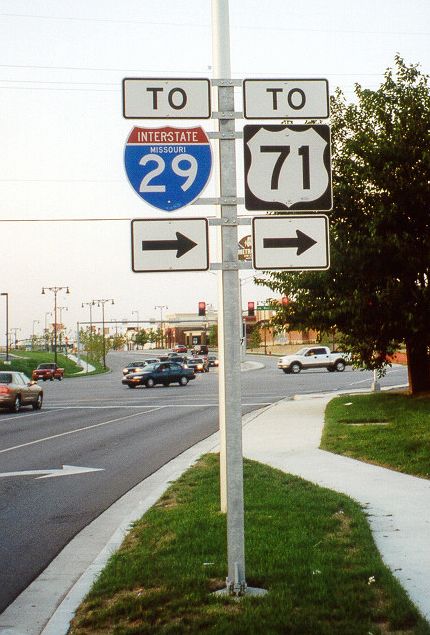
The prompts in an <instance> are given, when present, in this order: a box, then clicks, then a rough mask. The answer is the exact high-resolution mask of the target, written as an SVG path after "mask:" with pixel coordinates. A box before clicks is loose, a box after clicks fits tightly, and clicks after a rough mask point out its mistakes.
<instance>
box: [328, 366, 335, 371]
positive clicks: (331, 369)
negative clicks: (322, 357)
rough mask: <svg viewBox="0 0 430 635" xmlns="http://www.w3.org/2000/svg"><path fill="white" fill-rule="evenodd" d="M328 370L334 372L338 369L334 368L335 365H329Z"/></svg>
mask: <svg viewBox="0 0 430 635" xmlns="http://www.w3.org/2000/svg"><path fill="white" fill-rule="evenodd" d="M327 370H328V372H329V373H334V371H335V370H336V369H335V368H333V366H327Z"/></svg>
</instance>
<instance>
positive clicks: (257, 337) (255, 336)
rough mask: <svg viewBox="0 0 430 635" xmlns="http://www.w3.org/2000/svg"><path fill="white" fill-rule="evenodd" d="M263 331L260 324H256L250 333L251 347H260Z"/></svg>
mask: <svg viewBox="0 0 430 635" xmlns="http://www.w3.org/2000/svg"><path fill="white" fill-rule="evenodd" d="M261 341H262V340H261V331H260V326H259V325H258V324H256V325H255V326H254V327H253V329H252V331H251V333H250V334H249V340H248V345H249V348H258V347H259V346H260V344H261Z"/></svg>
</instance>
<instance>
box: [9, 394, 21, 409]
mask: <svg viewBox="0 0 430 635" xmlns="http://www.w3.org/2000/svg"><path fill="white" fill-rule="evenodd" d="M11 410H12V412H19V411H20V410H21V397H19V396H16V397H15V401H14V402H13V406H12V408H11Z"/></svg>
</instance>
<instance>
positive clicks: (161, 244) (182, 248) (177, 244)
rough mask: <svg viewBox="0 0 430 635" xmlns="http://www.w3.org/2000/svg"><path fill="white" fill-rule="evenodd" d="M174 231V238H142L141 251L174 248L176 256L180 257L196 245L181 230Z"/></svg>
mask: <svg viewBox="0 0 430 635" xmlns="http://www.w3.org/2000/svg"><path fill="white" fill-rule="evenodd" d="M175 233H176V240H142V251H170V250H172V249H176V258H180V257H181V256H183V255H184V254H186V253H187V251H190V249H192V248H193V247H195V246H196V245H197V243H195V242H194V241H193V240H191V238H187V237H186V236H184V235H183V234H181V232H175Z"/></svg>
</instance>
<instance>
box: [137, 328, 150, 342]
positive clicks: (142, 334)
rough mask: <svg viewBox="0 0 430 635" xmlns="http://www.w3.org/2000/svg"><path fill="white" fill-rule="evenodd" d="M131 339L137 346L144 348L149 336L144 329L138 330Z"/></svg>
mask: <svg viewBox="0 0 430 635" xmlns="http://www.w3.org/2000/svg"><path fill="white" fill-rule="evenodd" d="M133 339H134V343H135V344H137V346H145V344H146V342H148V341H149V336H148V333H147V332H146V331H145V329H139V331H138V332H137V333H136V335H135V336H134V338H133Z"/></svg>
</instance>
